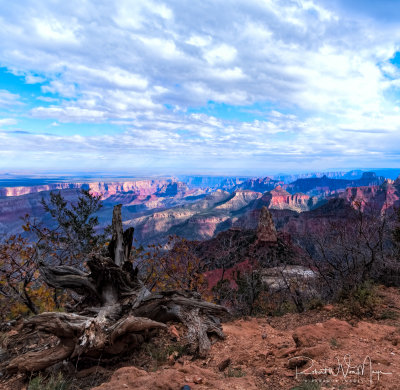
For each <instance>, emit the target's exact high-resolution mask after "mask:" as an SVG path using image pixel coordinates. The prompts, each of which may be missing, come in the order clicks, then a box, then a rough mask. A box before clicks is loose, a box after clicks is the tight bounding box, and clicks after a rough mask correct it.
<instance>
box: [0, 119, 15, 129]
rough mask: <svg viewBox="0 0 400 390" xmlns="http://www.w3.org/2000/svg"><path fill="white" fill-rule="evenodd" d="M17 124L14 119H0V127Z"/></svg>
mask: <svg viewBox="0 0 400 390" xmlns="http://www.w3.org/2000/svg"><path fill="white" fill-rule="evenodd" d="M17 123H18V121H17V120H16V119H14V118H0V127H1V126H10V125H16V124H17Z"/></svg>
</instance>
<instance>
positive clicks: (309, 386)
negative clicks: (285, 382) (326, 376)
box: [290, 381, 321, 390]
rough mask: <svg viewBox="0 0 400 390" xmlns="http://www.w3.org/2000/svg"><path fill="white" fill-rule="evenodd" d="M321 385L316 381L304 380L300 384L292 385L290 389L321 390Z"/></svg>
mask: <svg viewBox="0 0 400 390" xmlns="http://www.w3.org/2000/svg"><path fill="white" fill-rule="evenodd" d="M320 388H321V385H320V384H319V383H318V382H314V381H304V382H302V383H301V384H299V385H298V386H295V387H292V388H291V389H290V390H319V389H320Z"/></svg>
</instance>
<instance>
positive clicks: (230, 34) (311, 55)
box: [0, 0, 400, 161]
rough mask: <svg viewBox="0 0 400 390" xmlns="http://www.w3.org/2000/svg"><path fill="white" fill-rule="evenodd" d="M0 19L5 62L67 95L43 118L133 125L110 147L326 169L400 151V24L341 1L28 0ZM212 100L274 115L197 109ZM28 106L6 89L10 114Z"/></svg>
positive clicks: (39, 113)
mask: <svg viewBox="0 0 400 390" xmlns="http://www.w3.org/2000/svg"><path fill="white" fill-rule="evenodd" d="M0 23H1V25H2V30H1V32H0V65H1V66H6V67H8V68H9V69H12V70H13V71H15V72H18V74H22V75H24V76H25V79H26V82H27V83H41V84H42V86H41V88H42V91H43V93H47V94H53V95H54V96H53V97H50V96H45V97H44V96H38V97H37V98H36V102H35V104H34V108H33V109H32V110H31V111H30V112H29V115H30V116H31V118H39V119H50V120H52V121H57V123H58V122H60V123H65V122H73V123H77V128H78V127H79V123H82V122H89V123H118V124H120V125H121V126H125V128H126V134H125V133H124V134H125V135H124V136H123V137H122V136H121V137H122V138H123V139H124V142H125V143H123V142H122V141H118V140H117V138H118V137H115V136H114V135H110V138H106V139H101V142H105V144H107V145H108V146H109V150H115V148H116V147H118V148H123V147H126V148H127V151H135V152H138V151H139V150H140V151H141V153H142V154H143V155H144V154H145V152H146V151H147V152H148V153H149V154H151V153H153V151H154V150H163V151H165V153H167V151H168V150H169V149H174V152H172V151H169V153H173V154H174V155H176V154H179V153H181V154H182V155H186V153H188V154H193V155H199V156H200V155H201V154H202V153H203V155H207V153H208V152H207V151H210V153H212V154H213V155H215V154H217V155H219V156H226V158H233V157H232V156H233V155H234V154H239V155H243V156H244V155H246V156H264V158H267V156H271V157H270V158H271V159H274V158H275V157H274V156H281V155H282V153H287V155H288V156H292V157H293V156H299V158H300V157H301V156H303V157H304V155H305V154H308V155H310V156H319V157H318V158H321V159H325V160H326V161H331V160H329V159H330V156H335V155H336V156H337V157H338V160H339V161H340V159H341V158H343V159H345V158H346V154H348V155H354V154H357V153H359V155H360V156H362V155H369V154H371V155H372V154H374V155H375V156H376V155H377V153H378V155H379V156H385V155H388V156H389V155H390V156H393V155H396V153H397V152H396V147H398V146H399V140H398V136H397V132H398V128H397V125H396V124H397V123H399V120H400V113H399V108H398V107H399V106H400V104H399V102H398V99H399V95H398V93H399V88H400V71H399V68H398V67H397V66H394V65H393V64H392V63H391V62H390V59H391V58H392V57H393V55H394V54H395V52H396V50H397V49H398V48H399V47H400V29H399V28H398V25H397V24H385V23H383V22H380V20H378V19H377V20H373V21H372V22H371V17H370V16H368V17H366V16H363V15H361V16H360V14H356V13H351V14H350V13H349V14H346V13H345V12H342V5H340V4H339V5H337V4H336V5H330V3H329V2H327V1H323V2H319V1H316V0H314V1H311V0H301V1H291V0H271V1H268V2H267V1H256V0H246V1H244V0H243V1H234V0H228V1H225V2H214V1H211V0H204V1H201V2H197V3H196V2H195V3H188V2H185V1H179V0H178V1H176V0H175V1H172V0H169V1H164V2H155V1H154V2H153V1H134V2H132V1H125V0H121V1H118V2H114V3H112V2H108V1H100V0H99V1H96V2H94V1H86V2H81V1H78V0H72V1H69V2H64V3H62V4H61V3H60V4H59V6H57V7H55V6H54V4H53V3H52V2H50V1H42V2H40V4H39V5H38V3H37V2H35V1H33V0H23V1H22V2H10V3H9V4H8V6H7V9H4V10H2V11H1V12H0ZM41 101H44V102H46V103H51V105H44V104H41V103H40V102H41ZM210 101H213V102H215V103H222V104H224V105H226V106H232V105H235V106H243V108H244V109H246V108H249V107H246V106H250V108H249V110H251V106H252V105H253V104H258V105H264V106H265V107H269V108H268V109H264V110H262V112H261V114H260V115H261V117H260V118H259V120H258V121H255V120H250V119H246V121H243V120H242V121H237V122H235V121H229V120H222V119H221V118H216V117H214V116H211V115H209V116H207V115H205V116H196V115H193V114H192V115H191V114H185V112H187V111H188V110H190V109H191V108H193V107H197V108H198V107H202V106H205V105H206V104H207V103H208V102H210ZM19 102H20V97H19V96H18V95H16V94H11V93H10V92H8V91H5V90H1V91H0V107H3V108H7V109H11V108H12V107H13V106H15V105H17V104H19ZM165 106H168V107H170V106H172V107H174V110H168V109H166V108H165ZM270 107H272V109H271V108H270ZM233 110H238V109H237V108H233ZM189 112H190V111H189ZM214 115H218V114H214ZM263 118H264V119H263ZM60 127H62V126H60ZM60 127H58V129H57V130H59V128H60ZM366 132H368V133H366ZM349 134H351V135H349ZM366 134H368V136H366ZM8 137H10V136H9V135H8ZM18 137H19V138H18V139H19V140H20V139H21V137H20V136H18ZM135 137H137V140H136V141H135ZM28 138H29V137H28V136H27V138H26V139H28ZM35 139H36V138H35ZM68 139H69V138H68V136H67V135H65V139H64V138H63V139H62V142H63V143H64V144H66V145H70V146H71V148H72V146H76V147H77V145H81V144H84V145H85V147H86V146H87V145H96V143H97V142H100V139H98V138H96V139H91V140H90V141H87V142H86V141H85V139H83V140H72V139H71V143H70V144H69V143H68V142H67V141H68ZM55 140H57V139H56V138H52V139H50V140H47V141H46V142H44V143H43V145H42V146H41V148H42V149H43V150H45V149H44V148H45V147H49V148H51V149H48V150H54V148H53V142H56V141H55ZM29 142H31V141H29ZM32 142H33V141H32ZM35 142H36V141H35ZM60 142H61V141H60ZM46 145H47V146H46ZM233 146H234V152H232V151H231V149H232V147H233ZM88 147H89V146H88ZM90 148H91V150H93V146H91V147H90ZM94 148H95V149H96V147H94ZM99 148H100V147H99ZM385 148H387V152H385ZM46 150H47V149H46ZM68 150H69V152H70V153H71V152H72V151H73V150H72V149H68ZM118 150H119V149H118ZM60 153H62V151H60ZM119 153H120V151H119ZM385 153H386V154H385ZM100 154H101V155H102V156H103V157H104V156H105V155H107V153H106V151H105V150H103V149H102V148H100V149H99V155H100ZM221 158H222V157H221ZM260 158H261V157H260ZM293 158H295V157H293ZM296 158H297V157H296ZM332 158H333V157H332ZM293 161H294V160H293ZM296 161H297V160H296ZM333 161H334V160H333ZM343 161H344V160H343ZM349 161H350V160H349Z"/></svg>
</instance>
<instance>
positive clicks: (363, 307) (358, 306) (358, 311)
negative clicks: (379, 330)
mask: <svg viewBox="0 0 400 390" xmlns="http://www.w3.org/2000/svg"><path fill="white" fill-rule="evenodd" d="M341 300H342V302H343V304H344V306H345V308H346V309H347V311H348V312H349V313H350V314H352V315H355V316H357V317H363V316H370V315H372V313H373V311H374V309H375V307H376V305H377V304H378V303H379V297H378V294H377V288H376V285H374V284H373V283H372V282H371V281H366V282H363V283H361V284H360V285H359V286H356V287H355V288H353V289H352V290H350V291H349V292H348V293H342V296H341Z"/></svg>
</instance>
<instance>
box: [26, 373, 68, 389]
mask: <svg viewBox="0 0 400 390" xmlns="http://www.w3.org/2000/svg"><path fill="white" fill-rule="evenodd" d="M69 388H70V386H69V384H68V381H67V380H66V379H65V378H64V376H63V375H62V374H61V372H59V373H57V374H52V375H50V376H47V377H46V376H44V375H42V374H39V375H38V376H36V377H35V378H32V379H31V380H30V381H29V384H28V390H68V389H69Z"/></svg>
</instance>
